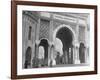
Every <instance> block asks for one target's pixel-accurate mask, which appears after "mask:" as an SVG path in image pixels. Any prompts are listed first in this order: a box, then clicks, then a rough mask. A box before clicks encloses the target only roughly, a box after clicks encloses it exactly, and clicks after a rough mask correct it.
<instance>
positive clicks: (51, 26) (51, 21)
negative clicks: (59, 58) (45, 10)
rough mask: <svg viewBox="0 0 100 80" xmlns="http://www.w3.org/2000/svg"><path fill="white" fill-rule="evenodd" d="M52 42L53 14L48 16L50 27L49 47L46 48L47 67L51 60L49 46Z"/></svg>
mask: <svg viewBox="0 0 100 80" xmlns="http://www.w3.org/2000/svg"><path fill="white" fill-rule="evenodd" d="M52 42H53V14H52V13H51V14H50V27H49V46H48V65H49V62H50V60H51V54H52V53H51V45H52Z"/></svg>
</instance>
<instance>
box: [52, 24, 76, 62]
mask: <svg viewBox="0 0 100 80" xmlns="http://www.w3.org/2000/svg"><path fill="white" fill-rule="evenodd" d="M56 38H59V39H60V40H61V41H62V44H63V56H64V59H65V60H64V63H68V64H72V63H73V44H74V42H75V32H74V30H73V29H72V28H71V27H70V26H68V25H65V24H63V25H60V26H58V27H57V28H56V29H55V30H54V33H53V41H55V39H56Z"/></svg>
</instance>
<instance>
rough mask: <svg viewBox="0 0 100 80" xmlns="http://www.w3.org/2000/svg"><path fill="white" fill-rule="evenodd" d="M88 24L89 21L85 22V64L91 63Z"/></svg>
mask: <svg viewBox="0 0 100 80" xmlns="http://www.w3.org/2000/svg"><path fill="white" fill-rule="evenodd" d="M88 26H89V25H88V24H87V20H86V21H85V63H89V56H88V55H89V53H88V48H89V38H90V36H89V33H88V30H89V29H88Z"/></svg>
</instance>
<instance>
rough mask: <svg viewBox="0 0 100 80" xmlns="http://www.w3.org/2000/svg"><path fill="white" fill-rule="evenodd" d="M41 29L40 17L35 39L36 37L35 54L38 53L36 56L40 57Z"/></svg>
mask: <svg viewBox="0 0 100 80" xmlns="http://www.w3.org/2000/svg"><path fill="white" fill-rule="evenodd" d="M39 29H40V18H39V19H38V23H37V28H36V35H35V39H36V40H35V41H36V45H35V47H36V49H35V50H36V51H35V54H36V57H38V50H39V43H40V41H39Z"/></svg>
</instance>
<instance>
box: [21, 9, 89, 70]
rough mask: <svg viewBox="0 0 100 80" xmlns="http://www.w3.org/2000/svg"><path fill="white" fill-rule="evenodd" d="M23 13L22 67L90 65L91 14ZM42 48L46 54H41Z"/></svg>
mask: <svg viewBox="0 0 100 80" xmlns="http://www.w3.org/2000/svg"><path fill="white" fill-rule="evenodd" d="M22 14H23V15H22V63H23V64H22V66H23V68H33V67H41V66H44V67H48V66H56V65H61V64H66V65H67V64H82V63H84V64H87V63H89V14H82V13H81V14H79V13H64V12H39V11H38V12H37V11H23V13H22ZM41 46H42V47H43V48H41V49H44V51H43V53H40V52H41V51H39V50H40V47H41ZM39 56H40V57H39ZM39 59H40V60H39ZM42 61H43V62H42ZM41 63H43V64H41ZM39 64H41V65H39ZM51 64H52V65H51ZM34 65H35V66H34Z"/></svg>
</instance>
